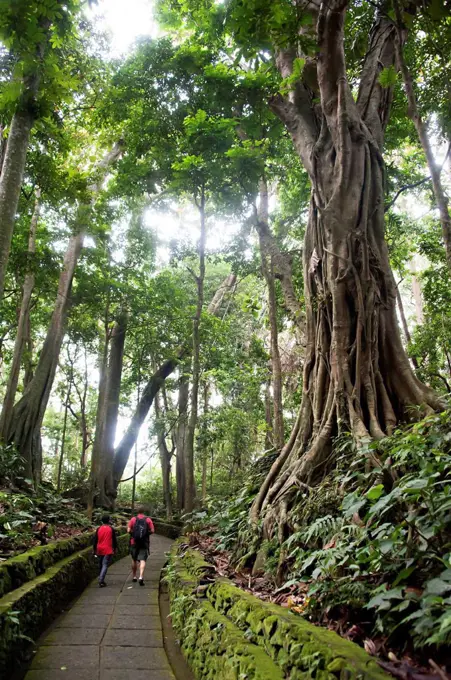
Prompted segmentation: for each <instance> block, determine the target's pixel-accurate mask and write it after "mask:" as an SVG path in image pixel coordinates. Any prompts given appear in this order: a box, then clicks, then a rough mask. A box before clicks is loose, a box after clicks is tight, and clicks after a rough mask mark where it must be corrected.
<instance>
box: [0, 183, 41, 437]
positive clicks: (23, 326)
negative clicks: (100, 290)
mask: <svg viewBox="0 0 451 680" xmlns="http://www.w3.org/2000/svg"><path fill="white" fill-rule="evenodd" d="M39 212H40V191H39V189H37V190H36V200H35V205H34V211H33V216H32V218H31V223H30V234H29V238H28V271H27V273H26V274H25V280H24V284H23V293H22V303H21V306H20V313H19V322H18V324H17V334H16V340H15V343H14V353H13V360H12V364H11V369H10V373H9V377H8V384H7V387H6V394H5V398H4V401H3V408H2V415H1V418H0V439H2V440H3V441H5V440H6V437H7V433H8V430H9V426H10V423H11V415H12V410H13V406H14V401H15V397H16V392H17V385H18V383H19V373H20V366H21V364H22V356H23V352H24V347H25V343H26V339H27V331H29V328H30V302H31V294H32V292H33V288H34V271H33V267H34V262H33V256H34V254H35V252H36V231H37V226H38V220H39Z"/></svg>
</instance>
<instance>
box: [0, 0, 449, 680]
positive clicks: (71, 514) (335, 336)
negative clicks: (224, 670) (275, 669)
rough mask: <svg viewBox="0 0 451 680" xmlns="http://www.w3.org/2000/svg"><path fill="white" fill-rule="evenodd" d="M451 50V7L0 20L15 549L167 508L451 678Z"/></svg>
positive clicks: (27, 6)
mask: <svg viewBox="0 0 451 680" xmlns="http://www.w3.org/2000/svg"><path fill="white" fill-rule="evenodd" d="M133 22H134V24H133ZM143 33H144V35H141V34H143ZM125 34H126V35H125ZM126 36H128V38H127V40H128V42H127V41H126V40H125V37H126ZM450 54H451V5H450V3H449V1H448V0H424V1H422V2H420V1H419V0H412V1H408V0H377V1H375V2H374V1H372V0H352V1H351V0H329V2H328V3H319V2H316V1H315V0H313V1H311V2H310V1H309V0H294V1H288V0H248V1H246V2H243V1H242V0H226V1H224V2H221V1H214V0H158V2H155V3H150V2H149V3H148V2H146V0H139V1H138V0H135V1H134V2H131V1H130V2H128V3H127V2H125V1H123V0H114V1H113V0H112V1H111V2H109V1H108V2H107V1H106V0H104V1H101V2H98V3H96V2H94V1H92V2H84V1H83V0H64V1H62V0H39V1H38V0H35V1H32V0H0V300H1V312H0V362H1V364H0V396H1V399H2V402H3V406H2V410H1V416H0V442H1V446H0V559H6V558H8V557H10V556H12V555H14V554H16V553H18V552H22V551H24V550H26V549H27V548H29V547H30V546H33V545H37V544H40V543H45V542H48V541H51V540H55V539H57V538H60V537H63V536H68V535H72V534H74V533H78V532H82V531H86V530H87V529H89V528H91V527H92V525H93V523H95V522H96V521H98V518H99V515H100V514H101V513H102V509H107V510H108V511H110V512H111V514H112V516H113V518H115V519H116V521H118V522H119V521H120V520H121V518H123V517H124V516H129V514H130V512H132V511H133V509H134V507H135V505H136V504H137V503H144V504H145V505H146V507H148V512H149V514H150V515H151V516H157V517H164V518H166V519H168V520H173V519H177V520H181V521H183V522H184V524H185V526H186V528H187V530H188V531H189V540H190V543H191V544H192V545H195V546H197V547H198V548H199V549H200V550H202V551H203V552H204V554H205V555H206V556H207V557H208V558H209V559H210V560H211V561H212V562H213V563H214V564H215V567H216V571H217V573H218V574H228V575H229V576H231V577H232V578H234V579H235V580H236V582H237V583H238V584H239V585H240V586H241V587H243V588H245V589H249V590H251V591H252V592H254V593H256V594H257V595H258V596H260V597H262V598H264V599H270V600H272V601H274V602H277V603H279V604H281V605H282V606H285V607H289V608H291V609H292V610H293V611H294V612H296V613H298V614H299V615H300V616H304V617H307V618H308V619H309V620H311V621H313V622H315V623H317V624H318V625H323V626H327V627H330V628H332V629H333V630H336V631H338V632H339V633H340V634H341V635H343V636H345V637H347V638H349V639H351V640H355V641H356V642H358V643H359V644H361V645H363V646H364V647H365V649H367V651H369V652H370V653H371V654H373V655H375V656H377V657H378V658H379V659H380V660H381V663H382V664H384V667H385V668H387V669H388V670H390V672H392V673H393V674H394V675H395V676H397V677H401V678H407V677H417V676H418V677H420V676H421V677H425V676H434V677H440V678H442V680H443V678H446V677H448V676H447V671H451V666H450V660H449V645H450V643H451V478H450V473H451V413H450V411H449V395H450V392H451V277H450V268H451V214H450V210H449V205H448V197H449V192H450V189H451V89H450V87H451V85H450V83H451V62H450Z"/></svg>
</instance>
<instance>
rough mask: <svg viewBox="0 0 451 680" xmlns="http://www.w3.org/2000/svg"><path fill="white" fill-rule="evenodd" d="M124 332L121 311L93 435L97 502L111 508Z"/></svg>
mask: <svg viewBox="0 0 451 680" xmlns="http://www.w3.org/2000/svg"><path fill="white" fill-rule="evenodd" d="M126 330H127V314H126V312H124V311H123V312H121V314H120V315H119V317H118V319H117V321H116V323H115V325H114V328H113V332H112V334H111V342H110V356H109V360H108V368H107V373H106V385H105V394H104V404H105V407H104V409H103V411H104V418H103V422H101V423H100V425H99V431H98V433H97V432H96V440H97V441H96V450H98V451H99V453H100V456H99V465H98V470H97V474H96V477H95V478H94V481H95V493H96V503H97V504H98V505H101V506H102V507H111V505H112V498H114V495H115V489H114V487H113V461H114V440H115V438H116V426H117V417H118V414H119V397H120V389H121V380H122V366H123V359H124V344H125V335H126Z"/></svg>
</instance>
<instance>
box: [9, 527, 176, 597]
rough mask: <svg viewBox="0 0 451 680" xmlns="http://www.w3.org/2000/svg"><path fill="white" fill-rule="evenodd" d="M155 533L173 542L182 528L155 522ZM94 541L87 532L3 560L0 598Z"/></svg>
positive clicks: (120, 529) (92, 533) (91, 534)
mask: <svg viewBox="0 0 451 680" xmlns="http://www.w3.org/2000/svg"><path fill="white" fill-rule="evenodd" d="M125 530H126V529H125V527H120V528H119V529H117V531H118V533H122V532H125ZM155 531H156V533H157V534H160V535H161V536H166V537H167V538H173V539H175V538H178V536H180V532H181V525H180V524H178V523H176V522H174V523H171V522H166V521H164V520H161V519H156V520H155ZM93 537H94V531H87V532H85V533H83V534H79V535H78V536H73V537H72V538H67V539H60V540H58V541H53V542H52V543H49V544H48V545H42V546H38V547H36V548H32V549H31V550H27V551H26V552H24V553H22V554H21V555H16V556H15V557H11V558H10V559H9V560H5V561H4V562H2V563H1V564H0V597H3V595H6V593H9V592H11V591H12V590H15V589H16V588H20V586H22V585H23V584H24V583H27V582H28V581H31V580H32V579H34V578H36V576H39V575H40V574H43V573H44V572H45V571H46V569H48V568H49V567H51V566H52V565H53V564H56V563H57V562H60V561H61V560H63V559H64V558H65V557H69V556H70V555H73V554H74V553H76V552H78V551H79V550H83V549H84V548H87V547H88V546H90V545H91V544H92V541H93Z"/></svg>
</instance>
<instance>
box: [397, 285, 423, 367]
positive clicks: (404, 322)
mask: <svg viewBox="0 0 451 680" xmlns="http://www.w3.org/2000/svg"><path fill="white" fill-rule="evenodd" d="M396 302H397V304H398V311H399V316H400V317H401V324H402V329H403V331H404V335H405V338H406V343H407V345H410V343H411V342H412V335H411V333H410V330H409V325H408V323H407V319H406V313H405V311H404V304H403V301H402V297H401V293H400V291H399V284H398V285H397V286H396ZM409 356H410V359H411V361H412V364H413V365H414V367H415V368H418V359H417V358H416V357H415V356H411V355H410V354H409Z"/></svg>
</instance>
